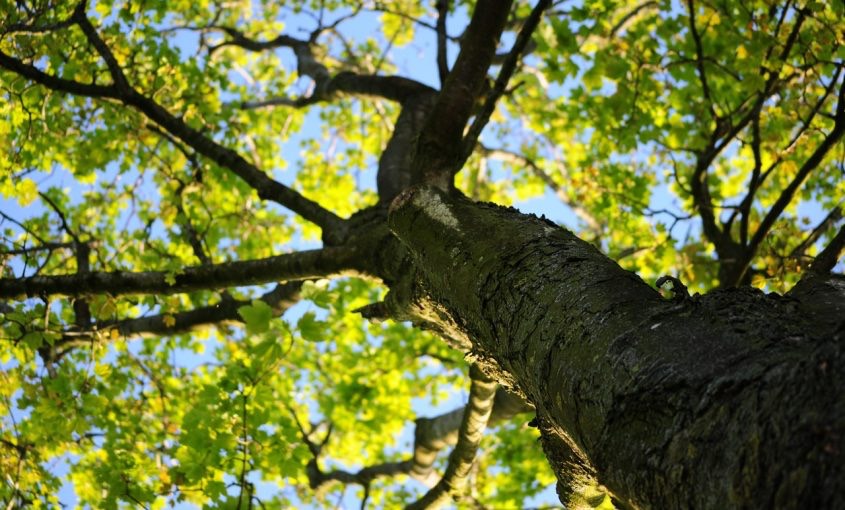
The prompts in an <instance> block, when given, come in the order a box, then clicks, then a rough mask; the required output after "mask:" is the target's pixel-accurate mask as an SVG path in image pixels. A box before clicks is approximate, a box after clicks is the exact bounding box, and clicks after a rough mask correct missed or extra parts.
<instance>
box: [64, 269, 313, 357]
mask: <svg viewBox="0 0 845 510" xmlns="http://www.w3.org/2000/svg"><path fill="white" fill-rule="evenodd" d="M301 287H302V282H301V281H295V282H287V283H283V284H278V285H276V287H275V288H273V290H271V291H269V292H267V293H265V294H263V295H262V296H261V297H259V298H258V299H259V300H260V301H263V302H265V303H267V305H269V306H270V308H271V309H272V310H273V313H274V315H277V316H278V315H281V314H282V313H283V312H284V311H285V310H287V309H288V308H289V307H290V306H292V305H293V304H294V303H296V301H297V300H298V299H299V290H300V288H301ZM249 304H251V301H246V300H242V299H231V298H229V299H223V300H222V301H220V302H219V303H216V304H214V305H208V306H202V307H198V308H194V309H193V310H186V311H183V312H174V313H162V314H156V315H150V316H147V317H136V318H133V319H121V320H111V321H100V322H97V323H96V324H93V325H91V326H90V327H88V328H86V329H84V330H68V331H65V332H64V333H63V335H62V338H61V339H59V340H58V341H56V343H55V344H54V345H53V348H54V349H55V350H56V351H57V352H58V351H60V353H59V354H58V355H57V356H56V357H60V356H62V355H64V354H66V353H67V352H68V351H69V350H71V349H73V348H75V347H79V346H84V345H90V344H91V342H92V341H96V340H97V339H98V338H101V336H98V334H101V333H111V331H112V330H117V334H118V336H119V337H120V338H132V337H137V336H140V337H151V336H161V335H178V334H182V333H187V332H189V331H194V330H198V329H201V328H203V327H206V326H211V325H220V324H226V323H228V322H243V320H242V318H241V316H240V314H239V313H238V308H240V307H242V306H246V305H249Z"/></svg>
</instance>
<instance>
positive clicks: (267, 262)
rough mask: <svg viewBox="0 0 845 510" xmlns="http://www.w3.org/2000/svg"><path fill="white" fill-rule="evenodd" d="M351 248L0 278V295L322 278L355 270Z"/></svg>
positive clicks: (145, 290) (151, 290)
mask: <svg viewBox="0 0 845 510" xmlns="http://www.w3.org/2000/svg"><path fill="white" fill-rule="evenodd" d="M357 257H358V250H357V249H356V248H354V247H348V246H343V247H328V248H323V249H320V250H308V251H300V252H294V253H288V254H284V255H277V256H274V257H268V258H264V259H258V260H245V261H237V262H228V263H223V264H215V265H203V266H193V267H187V268H185V269H183V270H182V271H180V272H178V273H168V272H165V271H144V272H138V273H131V272H126V271H115V272H109V273H104V272H90V273H84V274H74V275H58V276H31V277H29V278H0V298H6V299H10V298H11V299H20V298H23V297H28V296H50V295H57V294H61V295H66V296H83V295H87V294H105V293H108V294H111V295H113V296H117V295H122V294H176V293H179V292H190V291H194V290H202V289H222V288H226V287H236V286H244V285H259V284H264V283H270V282H276V281H284V280H304V279H308V278H324V277H327V276H332V275H339V274H351V273H354V271H353V268H354V265H355V262H356V259H357Z"/></svg>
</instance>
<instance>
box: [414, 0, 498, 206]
mask: <svg viewBox="0 0 845 510" xmlns="http://www.w3.org/2000/svg"><path fill="white" fill-rule="evenodd" d="M511 3H512V2H511V0H500V1H497V0H480V1H479V2H478V3H477V4H476V6H475V10H474V12H473V14H472V19H471V20H470V23H469V26H468V27H467V31H466V33H465V34H464V37H463V39H462V40H461V51H460V53H459V54H458V58H457V60H456V61H455V65H454V67H453V68H452V71H451V72H450V73H449V78H448V79H447V80H446V83H445V84H444V85H443V90H442V91H441V93H440V95H439V97H438V99H437V103H436V104H435V105H434V108H433V110H432V113H431V115H430V116H429V118H428V120H427V122H426V125H425V127H424V128H423V130H422V132H421V133H420V136H419V141H418V142H417V148H416V154H415V156H414V161H413V166H414V169H415V170H414V173H416V174H420V175H424V176H425V179H426V181H428V182H431V183H432V184H435V185H437V186H438V187H440V188H441V189H444V190H450V189H452V187H453V184H452V176H453V175H454V173H455V171H456V168H460V164H461V159H462V156H463V145H462V142H461V140H462V139H463V134H464V127H465V126H466V123H467V121H468V120H469V118H470V115H471V114H472V110H473V108H474V107H475V103H476V99H477V98H478V96H479V94H480V93H481V90H482V88H483V85H484V83H485V80H486V79H487V69H488V68H489V67H490V63H491V62H492V60H493V57H494V56H495V54H496V45H497V44H498V41H499V36H500V35H501V33H502V30H503V29H504V26H505V22H506V21H507V17H508V12H509V11H510V6H511Z"/></svg>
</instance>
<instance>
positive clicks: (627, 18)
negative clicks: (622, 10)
mask: <svg viewBox="0 0 845 510" xmlns="http://www.w3.org/2000/svg"><path fill="white" fill-rule="evenodd" d="M659 6H660V4H659V3H658V2H656V1H655V0H649V1H647V2H643V3H641V4H640V5H638V6H636V7H634V8H633V9H631V10H630V11H629V12H628V13H626V14H625V15H624V16H622V18H620V19H619V21H617V22H616V24H615V25H613V28H611V29H610V32H608V34H607V37H608V38H609V39H610V38H613V37H615V36H616V32H618V31H620V30H622V27H624V26H625V24H626V23H628V21H630V20H631V19H633V18H634V17H635V16H636V15H637V14H639V13H641V12H642V11H644V10H646V9H650V8H652V7H659Z"/></svg>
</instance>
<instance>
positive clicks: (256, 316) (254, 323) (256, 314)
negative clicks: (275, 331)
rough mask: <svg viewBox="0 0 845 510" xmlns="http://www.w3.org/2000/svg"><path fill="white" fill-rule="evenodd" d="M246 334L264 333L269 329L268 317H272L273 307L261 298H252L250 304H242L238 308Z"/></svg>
mask: <svg viewBox="0 0 845 510" xmlns="http://www.w3.org/2000/svg"><path fill="white" fill-rule="evenodd" d="M238 315H240V316H241V317H242V318H243V320H244V323H246V332H247V334H248V335H254V334H257V333H264V332H265V331H267V330H268V329H270V319H272V318H273V309H272V308H270V305H268V304H267V303H265V302H264V301H261V300H257V299H256V300H254V301H253V302H252V304H251V305H244V306H241V307H239V308H238Z"/></svg>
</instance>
